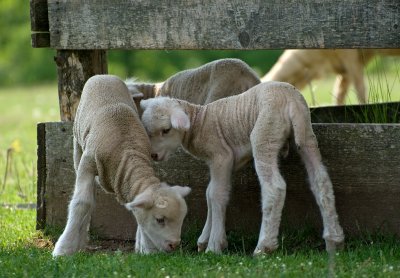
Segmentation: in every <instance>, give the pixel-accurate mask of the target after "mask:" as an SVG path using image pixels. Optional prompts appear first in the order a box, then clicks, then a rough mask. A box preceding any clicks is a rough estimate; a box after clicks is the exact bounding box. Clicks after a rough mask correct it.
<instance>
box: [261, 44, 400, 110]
mask: <svg viewBox="0 0 400 278" xmlns="http://www.w3.org/2000/svg"><path fill="white" fill-rule="evenodd" d="M375 55H400V49H336V50H330V49H294V50H285V51H284V53H283V54H282V56H281V57H280V58H279V60H278V61H277V62H276V64H275V65H274V66H273V67H272V68H271V70H270V71H269V72H268V73H267V74H266V75H265V76H264V77H262V78H261V81H262V82H266V81H283V82H288V83H290V84H292V85H293V86H295V87H296V88H298V89H299V90H301V89H302V88H304V87H305V86H306V85H307V84H310V82H311V81H312V80H314V79H317V78H321V77H324V76H325V75H327V74H329V73H335V74H336V75H337V77H336V81H335V84H334V88H333V98H334V102H335V103H336V104H339V105H342V104H344V101H345V98H346V95H347V92H348V89H349V87H350V85H352V84H353V85H354V87H355V90H356V93H357V99H358V101H359V103H366V102H367V100H368V97H367V90H366V86H365V82H364V67H365V66H366V65H367V64H368V62H369V61H371V59H372V58H373V57H374V56H375Z"/></svg>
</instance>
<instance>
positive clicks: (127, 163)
mask: <svg viewBox="0 0 400 278" xmlns="http://www.w3.org/2000/svg"><path fill="white" fill-rule="evenodd" d="M73 134H74V166H75V171H76V183H75V190H74V194H73V197H72V200H71V202H70V204H69V208H68V220H67V225H66V227H65V230H64V232H63V233H62V235H61V237H60V238H59V239H58V241H57V243H56V245H55V248H54V251H53V256H61V255H69V254H73V253H75V252H77V251H79V250H82V249H84V248H85V246H86V244H87V242H88V229H89V225H90V217H91V213H92V212H93V209H94V205H95V199H94V197H95V195H94V194H95V187H96V186H98V185H101V187H102V188H103V189H104V190H106V191H107V192H111V193H114V194H115V196H116V198H117V200H118V201H119V202H120V203H121V204H124V205H125V207H126V208H127V209H128V210H131V211H132V213H133V215H134V216H135V218H136V221H137V226H138V228H137V232H136V243H135V250H136V251H137V252H140V253H152V252H157V251H164V252H169V251H173V250H174V249H176V248H177V246H178V245H179V243H180V236H181V227H182V222H183V219H184V218H185V215H186V213H187V206H186V202H185V200H184V199H183V197H184V196H186V195H187V194H189V192H190V188H188V187H181V186H169V185H167V184H165V183H161V182H160V180H159V179H158V178H157V177H156V176H155V173H154V170H153V168H152V164H151V157H150V149H151V148H150V142H149V139H148V137H147V135H146V131H145V130H144V128H143V125H142V124H141V122H140V118H139V116H138V113H137V109H136V106H135V104H134V102H133V100H132V98H131V95H130V93H129V91H128V88H127V87H126V85H125V83H124V82H123V81H122V80H120V79H119V78H117V77H115V76H112V75H97V76H94V77H91V78H90V79H89V80H88V81H87V82H86V84H85V86H84V88H83V92H82V97H81V100H80V103H79V106H78V110H77V113H76V118H75V121H74V127H73Z"/></svg>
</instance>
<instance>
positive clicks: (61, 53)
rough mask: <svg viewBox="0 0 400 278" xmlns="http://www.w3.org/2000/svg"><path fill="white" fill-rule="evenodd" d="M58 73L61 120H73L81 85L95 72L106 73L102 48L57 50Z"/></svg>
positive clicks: (104, 53) (105, 57)
mask: <svg viewBox="0 0 400 278" xmlns="http://www.w3.org/2000/svg"><path fill="white" fill-rule="evenodd" d="M54 61H55V63H56V65H57V74H58V97H59V104H60V117H61V120H62V121H73V120H74V118H75V113H76V109H77V108H78V104H79V100H80V98H81V93H82V89H83V86H84V85H85V83H86V81H87V80H88V79H89V78H90V77H92V76H93V75H96V74H105V73H107V71H108V69H107V55H106V51H104V50H58V51H57V56H56V57H54Z"/></svg>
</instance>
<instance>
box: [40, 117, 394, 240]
mask: <svg viewBox="0 0 400 278" xmlns="http://www.w3.org/2000/svg"><path fill="white" fill-rule="evenodd" d="M71 127H72V124H71V123H70V122H56V123H41V124H39V125H38V131H39V132H38V134H39V136H38V145H39V146H38V156H39V159H38V163H39V165H38V175H39V177H38V193H39V194H38V207H39V209H38V219H37V220H38V224H39V225H38V228H44V227H45V226H57V227H61V228H62V227H63V226H64V225H65V222H66V215H67V204H68V201H69V198H70V196H71V194H72V190H73V185H74V170H73V162H72V131H71V130H72V129H71ZM313 128H314V131H315V133H316V135H317V138H318V140H319V146H320V149H321V153H322V155H323V161H324V163H325V164H326V166H327V168H328V171H329V173H330V176H331V179H332V182H333V184H334V191H335V195H336V203H337V209H338V213H339V218H340V222H341V224H342V225H343V227H344V229H345V233H346V234H347V235H348V234H358V233H360V232H374V231H383V232H389V233H393V234H397V235H400V214H399V211H400V202H399V199H400V171H399V165H400V161H399V160H400V141H399V140H398V138H400V125H399V124H397V125H360V124H314V125H313ZM155 167H156V172H157V175H158V176H159V177H160V178H161V179H162V180H164V181H167V182H169V183H170V184H180V185H190V186H191V187H192V190H193V191H192V193H191V194H190V195H189V197H188V206H189V214H188V217H187V218H186V220H185V229H186V228H187V227H189V226H191V225H193V223H197V224H199V223H200V225H202V224H203V223H204V220H205V217H206V209H207V206H206V201H205V190H206V186H207V183H208V177H209V175H208V169H207V167H206V166H205V164H204V163H202V162H201V161H198V160H195V159H194V158H192V157H191V156H189V155H187V154H185V153H184V152H178V153H177V154H176V155H175V156H174V157H173V158H172V159H171V160H170V161H168V162H163V163H159V164H156V165H155ZM281 168H282V173H283V176H284V178H285V180H286V181H287V184H288V186H287V198H286V202H285V207H284V213H283V223H284V224H283V225H288V226H289V227H290V228H298V227H304V226H305V225H307V226H309V225H310V226H312V227H314V228H315V229H319V230H320V229H321V217H320V214H319V211H318V209H317V206H316V204H315V201H314V199H313V196H312V194H311V192H310V190H309V189H308V185H307V178H306V174H305V170H304V167H303V165H302V163H301V162H300V161H299V157H298V156H297V154H296V152H295V151H293V150H291V152H290V155H289V157H288V158H287V159H285V160H282V161H281ZM96 200H97V205H96V209H95V213H94V216H93V218H92V227H91V230H92V232H94V233H95V234H97V235H98V236H99V237H101V238H107V239H110V238H112V239H132V238H134V233H135V221H134V219H133V216H132V215H130V214H129V213H128V212H127V211H126V210H125V209H124V208H123V207H122V206H121V205H119V204H118V203H117V202H116V200H115V198H114V197H113V195H110V194H105V193H104V192H103V191H102V190H97V193H96ZM260 217H261V215H260V196H259V185H258V180H257V176H256V174H255V171H254V168H253V166H252V164H249V165H247V166H245V167H244V168H243V169H241V170H240V171H238V172H237V173H235V175H234V182H233V190H232V193H231V201H230V204H229V207H228V215H227V227H228V230H236V231H239V232H243V231H245V233H256V234H257V233H258V230H259V225H260Z"/></svg>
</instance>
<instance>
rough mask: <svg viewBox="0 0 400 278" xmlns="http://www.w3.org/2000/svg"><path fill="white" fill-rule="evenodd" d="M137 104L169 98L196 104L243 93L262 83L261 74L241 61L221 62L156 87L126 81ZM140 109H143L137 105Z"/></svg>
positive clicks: (179, 75) (188, 72) (184, 73)
mask: <svg viewBox="0 0 400 278" xmlns="http://www.w3.org/2000/svg"><path fill="white" fill-rule="evenodd" d="M126 83H127V86H128V88H129V91H130V92H131V93H132V95H133V97H134V99H135V102H136V104H139V102H140V100H141V99H148V98H153V97H158V96H169V97H174V98H178V99H182V100H186V101H188V102H191V103H195V104H207V103H210V102H213V101H215V100H217V99H220V98H224V97H227V96H232V95H237V94H240V93H243V92H244V91H246V90H248V89H249V88H251V87H253V86H254V85H257V84H259V83H260V79H259V78H258V76H257V74H256V73H255V72H254V71H253V69H251V68H250V67H249V66H248V65H247V64H246V63H245V62H243V61H241V60H239V59H220V60H215V61H212V62H210V63H207V64H205V65H203V66H201V67H198V68H194V69H188V70H184V71H181V72H178V73H176V74H175V75H173V76H171V77H170V78H168V79H167V80H166V81H164V82H161V83H156V84H151V83H135V82H133V81H126ZM137 106H138V107H139V105H137Z"/></svg>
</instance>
